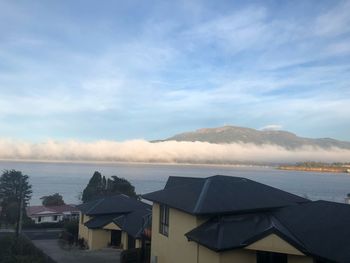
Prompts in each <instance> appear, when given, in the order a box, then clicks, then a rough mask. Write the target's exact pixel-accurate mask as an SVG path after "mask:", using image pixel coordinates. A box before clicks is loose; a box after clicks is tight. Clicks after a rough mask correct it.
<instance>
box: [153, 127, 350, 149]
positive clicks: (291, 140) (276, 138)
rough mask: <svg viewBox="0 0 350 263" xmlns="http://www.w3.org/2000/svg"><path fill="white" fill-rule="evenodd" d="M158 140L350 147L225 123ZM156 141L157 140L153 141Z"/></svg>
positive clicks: (344, 143)
mask: <svg viewBox="0 0 350 263" xmlns="http://www.w3.org/2000/svg"><path fill="white" fill-rule="evenodd" d="M159 141H192V142H194V141H200V142H209V143H216V144H228V143H252V144H256V145H263V144H273V145H278V146H281V147H284V148H287V149H296V148H300V147H303V146H311V147H319V148H323V149H329V148H334V147H336V148H341V149H350V142H347V141H340V140H336V139H333V138H315V139H314V138H306V137H300V136H298V135H296V134H294V133H292V132H289V131H284V130H256V129H253V128H246V127H239V126H232V125H226V126H222V127H216V128H201V129H197V130H195V131H190V132H183V133H179V134H176V135H174V136H171V137H169V138H167V139H165V140H158V142H159ZM153 142H157V141H153Z"/></svg>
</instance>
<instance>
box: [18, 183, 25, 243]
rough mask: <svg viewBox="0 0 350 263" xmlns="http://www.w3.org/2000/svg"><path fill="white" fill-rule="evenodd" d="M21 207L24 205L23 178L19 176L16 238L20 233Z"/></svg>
mask: <svg viewBox="0 0 350 263" xmlns="http://www.w3.org/2000/svg"><path fill="white" fill-rule="evenodd" d="M23 205H24V198H23V178H22V176H21V177H20V181H19V211H18V218H17V225H16V237H17V238H18V236H19V235H20V234H21V232H22V220H23Z"/></svg>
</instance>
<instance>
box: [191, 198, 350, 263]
mask: <svg viewBox="0 0 350 263" xmlns="http://www.w3.org/2000/svg"><path fill="white" fill-rule="evenodd" d="M349 222H350V206H349V205H346V204H338V203H333V202H326V201H316V202H308V203H303V204H295V205H292V206H288V207H284V208H280V209H277V210H275V211H272V212H264V213H249V214H239V215H225V216H222V217H216V218H213V219H211V220H209V221H207V222H206V223H204V224H202V225H200V226H199V227H197V228H195V229H193V230H191V231H189V232H188V233H186V234H185V235H186V237H187V238H188V239H189V240H190V241H196V242H197V243H199V244H201V245H203V246H206V247H208V248H209V249H212V250H214V251H224V250H229V249H236V248H243V247H246V246H248V245H250V244H252V243H254V242H256V241H257V240H260V239H261V238H263V237H266V236H267V235H269V234H271V233H274V234H276V235H278V236H279V237H281V238H282V239H284V240H286V241H287V242H288V243H289V244H291V245H292V246H294V247H295V248H297V249H298V250H299V251H301V252H302V253H304V254H307V255H310V256H313V257H316V258H319V259H321V260H328V261H332V262H333V261H334V262H340V263H343V262H344V263H345V262H350V249H349V240H350V228H349Z"/></svg>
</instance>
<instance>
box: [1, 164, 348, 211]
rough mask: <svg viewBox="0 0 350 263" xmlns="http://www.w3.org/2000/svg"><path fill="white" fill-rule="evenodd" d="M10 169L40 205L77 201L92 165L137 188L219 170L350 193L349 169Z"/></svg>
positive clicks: (312, 192)
mask: <svg viewBox="0 0 350 263" xmlns="http://www.w3.org/2000/svg"><path fill="white" fill-rule="evenodd" d="M12 169H15V170H19V171H22V173H23V174H26V175H28V176H29V179H30V184H31V185H32V190H33V194H32V198H31V200H30V205H39V204H40V203H41V200H40V197H42V196H45V195H50V194H54V193H59V194H61V195H62V196H63V198H64V201H65V202H66V203H69V204H79V203H80V199H79V198H80V196H81V193H82V191H83V190H84V188H85V187H86V185H87V183H88V181H89V179H90V178H91V176H92V175H93V173H94V172H95V171H99V172H100V173H102V175H105V176H107V177H110V176H113V175H116V176H119V177H123V178H126V179H127V180H129V181H130V182H131V183H132V184H133V185H134V186H135V189H136V192H137V193H138V194H145V193H149V192H152V191H156V190H160V189H162V188H163V187H164V185H165V183H166V180H167V179H168V177H169V176H188V177H208V176H212V175H217V174H220V175H229V176H239V177H246V178H249V179H252V180H255V181H258V182H261V183H264V184H267V185H270V186H273V187H277V188H280V189H282V190H285V191H288V192H291V193H294V194H297V195H300V196H303V197H307V198H309V199H311V200H328V201H335V202H340V203H343V202H344V198H345V197H346V195H347V194H348V193H350V174H340V173H317V172H302V171H284V170H279V169H277V168H275V167H261V166H239V165H236V166H228V165H227V166H226V165H225V166H224V165H187V164H186V165H183V164H140V163H76V162H74V163H69V162H64V163H59V162H23V161H0V171H3V170H12Z"/></svg>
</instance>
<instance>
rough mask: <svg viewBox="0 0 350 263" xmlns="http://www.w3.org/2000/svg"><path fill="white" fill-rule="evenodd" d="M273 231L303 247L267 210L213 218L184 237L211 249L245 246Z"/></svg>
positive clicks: (219, 249) (218, 249)
mask: <svg viewBox="0 0 350 263" xmlns="http://www.w3.org/2000/svg"><path fill="white" fill-rule="evenodd" d="M271 233H275V234H277V235H279V236H281V237H283V238H285V239H287V240H288V241H289V242H290V243H292V244H294V245H295V246H296V247H298V248H300V249H301V250H302V243H301V242H300V241H298V240H297V239H296V238H295V237H294V236H293V234H291V233H290V232H289V230H288V229H287V228H285V227H284V226H283V225H282V224H281V223H280V222H279V221H278V220H277V219H276V218H275V217H274V216H273V215H272V214H270V213H249V214H240V215H226V216H222V217H215V218H212V219H211V220H209V221H207V222H206V223H204V224H202V225H200V226H199V227H197V228H195V229H193V230H191V231H190V232H188V233H186V234H185V236H186V237H187V238H188V239H189V240H191V241H196V242H198V243H200V244H202V245H204V246H206V247H208V248H210V249H212V250H215V251H224V250H229V249H236V248H242V247H245V246H248V245H249V244H252V243H253V242H255V241H257V240H258V239H260V238H262V237H264V236H267V235H269V234H271Z"/></svg>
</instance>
